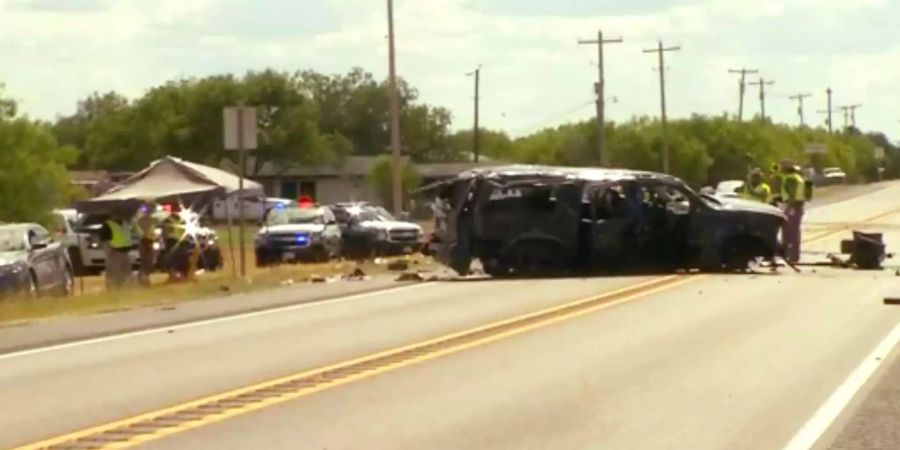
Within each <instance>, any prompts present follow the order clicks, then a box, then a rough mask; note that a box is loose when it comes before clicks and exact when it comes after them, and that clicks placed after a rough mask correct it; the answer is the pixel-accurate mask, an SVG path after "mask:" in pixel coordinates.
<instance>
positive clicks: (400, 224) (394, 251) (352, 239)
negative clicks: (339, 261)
mask: <svg viewBox="0 0 900 450" xmlns="http://www.w3.org/2000/svg"><path fill="white" fill-rule="evenodd" d="M330 207H331V209H332V210H333V211H334V213H335V215H336V216H337V220H338V224H339V225H340V227H341V234H342V236H343V243H344V251H345V254H348V255H350V256H360V257H365V256H371V255H372V254H376V255H398V254H410V253H413V252H415V251H418V250H419V247H421V239H422V227H420V226H419V225H417V224H415V223H412V222H406V221H402V220H398V219H397V218H395V217H394V216H392V215H391V213H389V212H388V211H387V210H385V209H384V208H382V207H380V206H376V205H372V204H370V203H365V202H348V203H336V204H334V205H331V206H330Z"/></svg>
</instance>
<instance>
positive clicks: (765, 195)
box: [742, 169, 772, 203]
mask: <svg viewBox="0 0 900 450" xmlns="http://www.w3.org/2000/svg"><path fill="white" fill-rule="evenodd" d="M742 197H744V198H746V199H748V200H756V201H758V202H762V203H769V202H771V201H772V189H771V188H769V185H768V183H766V182H765V181H763V174H762V170H760V169H754V170H753V171H752V172H750V176H749V177H748V179H747V182H746V183H744V192H743V194H742Z"/></svg>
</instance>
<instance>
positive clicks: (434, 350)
mask: <svg viewBox="0 0 900 450" xmlns="http://www.w3.org/2000/svg"><path fill="white" fill-rule="evenodd" d="M897 212H900V209H898V210H894V211H890V212H888V213H885V214H880V215H877V216H874V217H870V218H868V219H866V220H864V221H862V222H859V223H858V224H857V225H860V224H863V223H866V222H872V221H875V220H878V219H881V218H883V217H886V216H888V215H891V214H895V213H897ZM848 228H851V227H849V226H847V227H840V228H838V229H834V230H831V231H827V232H823V233H820V234H817V235H814V236H813V237H811V238H809V239H807V240H805V242H812V241H817V240H820V239H823V238H826V237H828V236H831V235H833V234H835V233H839V232H841V231H845V230H846V229H848ZM705 277H706V276H704V275H670V276H663V277H658V278H654V279H652V280H649V281H646V282H643V283H638V284H635V285H631V286H628V287H624V288H621V289H618V290H615V291H612V292H607V293H603V294H600V295H595V296H591V297H588V298H584V299H580V300H576V301H573V302H569V303H566V304H563V305H560V306H556V307H552V308H547V309H543V310H540V311H537V312H534V313H529V314H525V315H521V316H518V317H514V318H511V319H507V320H502V321H498V322H494V323H490V324H488V325H484V326H481V327H477V328H473V329H469V330H465V331H461V332H457V333H453V334H448V335H445V336H441V337H437V338H434V339H429V340H427V341H423V342H418V343H415V344H411V345H407V346H403V347H400V348H395V349H390V350H386V351H383V352H380V353H376V354H372V355H367V356H364V357H361V358H357V359H353V360H350V361H345V362H341V363H338V364H334V365H330V366H327V367H322V368H317V369H313V370H310V371H306V372H302V373H298V374H294V375H290V376H286V377H282V378H278V379H275V380H270V381H266V382H262V383H258V384H254V385H252V386H247V387H244V388H240V389H235V390H232V391H228V392H224V393H221V394H216V395H212V396H208V397H204V398H201V399H198V400H194V401H190V402H186V403H181V404H178V405H175V406H172V407H169V408H165V409H160V410H157V411H152V412H148V413H145V414H141V415H137V416H134V417H130V418H127V419H123V420H119V421H115V422H112V423H108V424H105V425H100V426H97V427H93V428H89V429H85V430H81V431H77V432H74V433H68V434H64V435H62V436H58V437H55V438H51V439H47V440H44V441H41V442H37V443H34V444H30V445H26V446H24V447H20V450H25V449H27V450H35V449H54V450H56V449H59V450H63V449H85V448H90V449H118V448H130V447H134V446H137V445H140V444H143V443H146V442H149V441H154V440H158V439H162V438H164V437H166V436H170V435H173V434H177V433H181V432H184V431H187V430H191V429H194V428H198V427H201V426H205V425H209V424H212V423H216V422H220V421H222V420H226V419H228V418H231V417H235V416H238V415H242V414H247V413H250V412H253V411H257V410H260V409H263V408H268V407H270V406H272V405H276V404H279V403H283V402H287V401H290V400H294V399H297V398H300V397H304V396H307V395H310V394H314V393H316V392H320V391H324V390H327V389H331V388H334V387H337V386H341V385H344V384H347V383H352V382H354V381H357V380H361V379H364V378H369V377H373V376H375V375H378V374H381V373H385V372H389V371H392V370H396V369H399V368H402V367H407V366H410V365H413V364H417V363H421V362H424V361H428V360H432V359H435V358H440V357H442V356H445V355H448V354H451V353H457V352H461V351H463V350H466V349H470V348H473V347H477V346H480V345H485V344H488V343H491V342H494V341H497V340H500V339H504V338H507V337H510V336H514V335H517V334H522V333H525V332H528V331H530V330H534V329H537V328H542V327H546V326H548V325H552V324H554V323H557V322H561V321H564V320H569V319H572V318H575V317H579V316H583V315H585V314H590V313H593V312H596V311H599V310H602V309H606V308H610V307H613V306H616V305H619V304H622V303H625V302H628V301H631V300H634V299H637V298H640V297H644V296H648V295H652V294H655V293H658V292H661V291H665V290H670V289H673V288H675V287H677V286H680V285H683V284H686V283H689V282H691V281H695V280H699V279H702V278H705Z"/></svg>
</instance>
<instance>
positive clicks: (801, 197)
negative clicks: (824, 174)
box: [781, 166, 807, 263]
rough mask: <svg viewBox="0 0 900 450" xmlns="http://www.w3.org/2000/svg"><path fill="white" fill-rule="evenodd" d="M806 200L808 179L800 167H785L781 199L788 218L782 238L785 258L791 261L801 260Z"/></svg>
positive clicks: (782, 231)
mask: <svg viewBox="0 0 900 450" xmlns="http://www.w3.org/2000/svg"><path fill="white" fill-rule="evenodd" d="M806 200H807V199H806V180H804V179H803V175H801V174H800V168H799V167H797V166H787V167H785V170H784V178H783V183H782V186H781V201H782V203H783V204H784V215H785V219H786V220H785V223H784V228H782V230H781V240H782V243H783V244H784V259H785V260H787V261H788V262H790V263H797V262H799V261H800V240H801V227H802V225H803V212H804V207H805V205H806Z"/></svg>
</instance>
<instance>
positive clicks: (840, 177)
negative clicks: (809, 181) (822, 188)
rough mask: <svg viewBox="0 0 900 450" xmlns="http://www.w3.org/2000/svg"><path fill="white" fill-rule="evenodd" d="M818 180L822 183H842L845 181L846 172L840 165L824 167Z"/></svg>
mask: <svg viewBox="0 0 900 450" xmlns="http://www.w3.org/2000/svg"><path fill="white" fill-rule="evenodd" d="M820 180H821V183H822V185H830V184H842V183H846V182H847V174H846V173H845V172H844V171H843V170H841V168H840V167H826V168H824V169H822V176H821V178H820Z"/></svg>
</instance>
